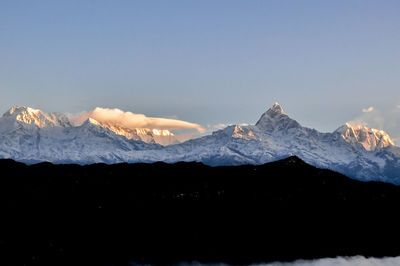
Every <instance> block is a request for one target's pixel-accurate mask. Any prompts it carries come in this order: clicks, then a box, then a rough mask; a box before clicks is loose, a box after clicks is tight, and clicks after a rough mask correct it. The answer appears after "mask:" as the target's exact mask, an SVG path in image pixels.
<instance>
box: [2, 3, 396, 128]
mask: <svg viewBox="0 0 400 266" xmlns="http://www.w3.org/2000/svg"><path fill="white" fill-rule="evenodd" d="M399 14H400V1H389V0H387V1H369V0H359V1H358V0H343V1H340V0H338V1H329V2H328V1H284V0H283V1H233V0H229V1H224V0H218V1H215V0H213V1H207V0H202V1H173V0H171V1H151V0H146V1H101V0H98V1H84V0H79V1H74V0H70V1H40V0H38V1H14V0H12V1H7V0H2V1H1V2H0V92H1V97H0V111H6V110H7V109H8V108H9V107H11V106H12V105H28V106H32V107H34V108H40V109H43V110H44V111H60V112H72V113H74V112H80V111H84V110H92V109H93V108H95V107H97V106H100V107H107V108H120V109H122V110H126V111H132V112H135V113H144V114H146V115H148V116H157V117H168V118H179V119H182V120H186V121H190V122H194V123H198V124H201V125H203V126H206V125H208V124H211V125H213V124H218V123H243V122H247V123H255V122H256V121H257V119H258V118H259V116H260V115H261V113H263V112H264V111H265V110H266V109H267V108H268V107H270V106H271V105H272V104H273V103H274V102H275V101H278V102H280V103H281V104H282V105H283V107H284V109H285V111H286V113H288V114H289V115H290V116H291V117H293V118H295V119H297V120H298V121H299V122H300V123H302V124H304V125H306V126H309V127H314V128H316V129H319V130H321V131H332V130H334V129H335V128H337V127H338V126H339V125H341V124H343V123H344V122H346V121H349V120H353V119H355V118H357V117H360V116H365V113H363V112H362V109H367V108H369V107H374V111H372V112H371V113H373V112H375V111H379V114H380V116H382V119H387V118H386V117H385V113H386V112H390V113H391V115H390V119H392V120H393V119H394V120H396V119H397V120H399V119H398V117H399V116H398V115H397V116H396V115H395V116H393V112H394V111H393V110H395V109H396V108H397V107H396V106H398V105H399V104H400V16H399ZM393 117H394V118H393ZM390 123H391V124H393V123H394V122H393V121H391V122H390ZM388 124H389V123H383V126H384V127H385V125H388ZM386 127H388V126H386ZM385 129H386V130H389V131H392V132H389V133H391V134H392V135H397V136H400V130H399V131H397V130H398V129H399V127H396V126H394V127H393V126H392V127H389V128H385ZM394 131H396V132H394Z"/></svg>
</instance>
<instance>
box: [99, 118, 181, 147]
mask: <svg viewBox="0 0 400 266" xmlns="http://www.w3.org/2000/svg"><path fill="white" fill-rule="evenodd" d="M98 125H100V126H102V127H104V128H108V129H109V130H111V131H113V132H114V133H116V134H117V135H121V136H124V137H126V138H127V139H133V140H141V141H144V142H147V143H158V144H161V145H163V146H167V145H171V144H178V143H180V141H179V139H178V138H177V137H176V136H175V135H174V134H173V133H172V132H170V131H169V130H165V129H149V128H134V129H130V128H127V127H123V126H121V125H118V124H111V123H100V122H99V124H98Z"/></svg>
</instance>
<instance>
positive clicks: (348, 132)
mask: <svg viewBox="0 0 400 266" xmlns="http://www.w3.org/2000/svg"><path fill="white" fill-rule="evenodd" d="M336 132H339V133H340V134H341V135H342V137H343V139H345V140H346V141H347V142H349V143H353V144H354V143H359V144H361V145H362V146H363V147H364V148H365V149H366V150H367V151H374V150H376V149H382V148H385V147H388V146H394V141H393V140H392V139H391V138H390V136H389V135H388V134H387V133H386V132H385V131H383V130H378V129H374V128H367V127H365V126H361V125H351V124H349V123H346V124H345V125H343V126H341V127H340V128H338V129H337V130H336Z"/></svg>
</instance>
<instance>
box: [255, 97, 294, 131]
mask: <svg viewBox="0 0 400 266" xmlns="http://www.w3.org/2000/svg"><path fill="white" fill-rule="evenodd" d="M256 127H258V128H262V129H263V130H266V131H285V132H284V133H286V131H287V130H289V129H290V128H296V127H300V124H299V123H297V121H296V120H293V119H291V118H290V117H289V116H288V115H286V114H285V112H284V111H283V108H282V107H281V106H280V105H279V103H275V104H274V105H273V106H272V107H271V108H269V109H268V110H267V111H266V112H265V113H264V114H262V115H261V117H260V119H259V120H258V121H257V123H256Z"/></svg>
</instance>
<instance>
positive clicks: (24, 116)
mask: <svg viewBox="0 0 400 266" xmlns="http://www.w3.org/2000/svg"><path fill="white" fill-rule="evenodd" d="M3 117H5V118H8V119H10V118H11V119H15V120H17V121H18V122H21V123H24V124H33V125H36V126H38V127H41V128H43V127H47V126H61V127H68V126H71V124H70V122H69V120H68V118H67V117H66V116H65V115H63V114H60V113H49V114H47V113H45V112H43V111H41V110H39V109H33V108H31V107H27V106H13V107H11V108H10V109H9V110H8V111H7V112H5V113H4V114H3Z"/></svg>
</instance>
